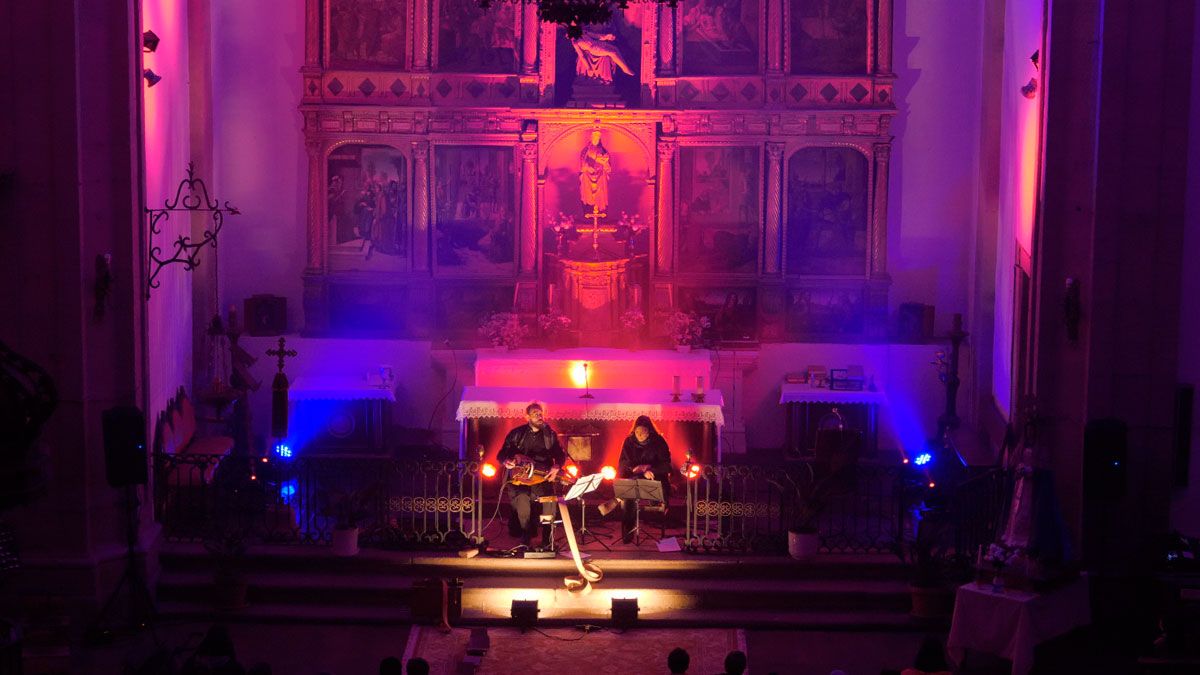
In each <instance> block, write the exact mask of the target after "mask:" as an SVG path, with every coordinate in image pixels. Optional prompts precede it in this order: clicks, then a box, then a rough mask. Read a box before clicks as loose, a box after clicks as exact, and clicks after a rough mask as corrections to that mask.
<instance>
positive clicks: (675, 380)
mask: <svg viewBox="0 0 1200 675" xmlns="http://www.w3.org/2000/svg"><path fill="white" fill-rule="evenodd" d="M671 393H672V394H675V395H676V396H679V376H678V375H674V376H672V377H671Z"/></svg>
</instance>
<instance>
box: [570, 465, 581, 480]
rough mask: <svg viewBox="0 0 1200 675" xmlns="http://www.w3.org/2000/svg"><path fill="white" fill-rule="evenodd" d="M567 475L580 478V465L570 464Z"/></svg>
mask: <svg viewBox="0 0 1200 675" xmlns="http://www.w3.org/2000/svg"><path fill="white" fill-rule="evenodd" d="M567 473H569V474H571V477H572V478H578V477H579V465H577V464H568V465H567Z"/></svg>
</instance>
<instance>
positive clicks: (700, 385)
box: [696, 375, 704, 396]
mask: <svg viewBox="0 0 1200 675" xmlns="http://www.w3.org/2000/svg"><path fill="white" fill-rule="evenodd" d="M703 394H704V376H703V375H697V376H696V395H697V396H701V395H703Z"/></svg>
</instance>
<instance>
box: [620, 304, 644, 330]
mask: <svg viewBox="0 0 1200 675" xmlns="http://www.w3.org/2000/svg"><path fill="white" fill-rule="evenodd" d="M645 325H646V315H645V314H642V310H640V309H638V308H637V307H634V308H633V309H627V310H625V311H624V312H622V313H621V327H622V328H624V329H625V330H627V331H629V332H630V333H638V332H641V330H642V328H644V327H645Z"/></svg>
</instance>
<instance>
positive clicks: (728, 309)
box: [678, 286, 758, 342]
mask: <svg viewBox="0 0 1200 675" xmlns="http://www.w3.org/2000/svg"><path fill="white" fill-rule="evenodd" d="M757 300H758V298H757V291H756V289H755V288H752V287H750V288H747V287H741V288H738V287H712V286H710V287H684V288H680V289H679V304H678V307H679V309H681V310H683V311H685V312H695V313H696V314H698V315H700V316H706V317H708V320H709V322H710V323H711V324H712V328H711V330H712V333H713V337H715V338H717V339H718V340H723V341H736V342H745V341H750V340H755V339H757V337H758V321H757V317H758V307H757Z"/></svg>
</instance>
